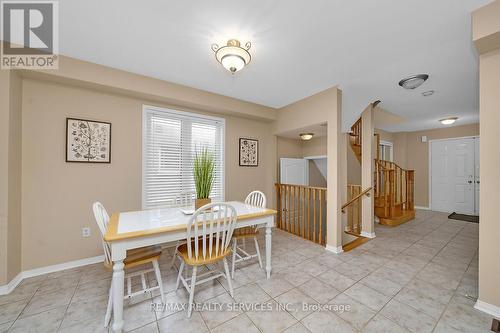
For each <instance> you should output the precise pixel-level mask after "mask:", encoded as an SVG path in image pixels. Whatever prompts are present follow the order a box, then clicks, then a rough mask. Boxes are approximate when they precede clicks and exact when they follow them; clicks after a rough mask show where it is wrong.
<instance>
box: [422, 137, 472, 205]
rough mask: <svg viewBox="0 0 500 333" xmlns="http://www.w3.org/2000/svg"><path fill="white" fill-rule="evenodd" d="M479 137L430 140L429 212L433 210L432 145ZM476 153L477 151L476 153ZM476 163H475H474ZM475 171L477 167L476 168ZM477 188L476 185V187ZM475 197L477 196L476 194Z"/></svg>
mask: <svg viewBox="0 0 500 333" xmlns="http://www.w3.org/2000/svg"><path fill="white" fill-rule="evenodd" d="M479 137H480V136H479V135H468V136H459V137H456V138H445V139H432V140H428V141H427V142H428V143H429V144H428V149H427V150H428V154H429V169H428V175H429V177H428V178H429V210H432V143H433V142H438V141H450V140H462V139H476V138H479ZM474 153H475V151H474ZM474 163H475V162H474ZM474 170H475V167H474ZM474 186H475V185H474ZM474 195H476V194H475V193H474Z"/></svg>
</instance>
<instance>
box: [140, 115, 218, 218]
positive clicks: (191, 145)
mask: <svg viewBox="0 0 500 333" xmlns="http://www.w3.org/2000/svg"><path fill="white" fill-rule="evenodd" d="M142 138H143V148H142V149H143V152H142V160H143V161H142V162H143V170H142V174H143V183H142V189H143V191H142V207H143V209H151V208H157V207H164V206H168V205H170V204H171V203H172V202H173V201H174V199H175V196H176V195H177V194H179V193H181V192H186V191H195V185H194V178H193V160H194V156H195V154H196V152H200V151H202V150H203V149H208V150H209V151H211V152H213V153H214V155H215V177H214V184H213V187H212V192H211V193H210V198H211V199H212V200H214V201H223V200H224V119H221V118H214V117H207V116H203V115H198V114H192V113H187V112H181V111H174V110H168V109H161V108H157V107H150V106H145V107H144V112H143V133H142Z"/></svg>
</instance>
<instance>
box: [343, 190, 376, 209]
mask: <svg viewBox="0 0 500 333" xmlns="http://www.w3.org/2000/svg"><path fill="white" fill-rule="evenodd" d="M371 190H372V187H369V188H367V189H366V190H364V191H363V192H361V193H360V194H358V195H356V196H355V197H354V198H352V199H351V200H349V201H348V202H346V203H345V204H343V205H342V213H345V211H344V209H345V208H346V207H348V206H350V205H352V204H353V203H354V202H355V201H356V200H358V199H359V198H361V197H362V196H363V195H366V196H367V197H369V196H370V193H368V192H370V191H371Z"/></svg>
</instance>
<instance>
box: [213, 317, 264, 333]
mask: <svg viewBox="0 0 500 333" xmlns="http://www.w3.org/2000/svg"><path fill="white" fill-rule="evenodd" d="M211 332H212V333H234V332H241V333H260V332H259V330H258V329H257V327H256V326H255V325H254V324H253V323H252V321H251V320H250V319H249V318H248V316H247V315H246V314H244V313H243V314H240V315H239V316H237V317H235V318H233V319H231V320H229V321H227V322H225V323H224V324H222V325H220V326H217V327H216V328H214V329H212V330H211Z"/></svg>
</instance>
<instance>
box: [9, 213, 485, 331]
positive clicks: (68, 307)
mask: <svg viewBox="0 0 500 333" xmlns="http://www.w3.org/2000/svg"><path fill="white" fill-rule="evenodd" d="M376 235H377V237H376V238H375V239H373V240H371V241H370V242H368V243H366V244H364V245H362V246H361V247H358V248H357V249H355V250H353V251H351V252H348V253H343V254H341V255H335V254H332V253H329V252H326V251H325V250H324V249H323V248H322V247H319V246H317V245H315V244H313V243H310V242H308V241H305V240H302V239H300V238H297V237H294V236H292V235H289V234H287V233H285V232H283V231H279V230H276V231H275V232H274V234H273V267H274V271H273V275H272V278H271V279H270V280H267V279H265V274H264V272H263V271H262V270H261V269H260V268H259V267H258V264H257V263H255V262H247V263H246V264H245V265H242V266H240V267H239V268H238V269H237V270H236V276H235V279H234V286H235V290H234V299H232V298H231V296H230V295H229V293H228V292H227V289H228V288H227V284H226V282H225V281H224V280H223V279H221V280H220V281H214V282H213V283H209V284H206V285H200V286H198V288H197V290H196V297H195V300H196V301H197V302H199V304H203V305H206V307H208V305H211V304H212V305H213V304H225V306H224V307H223V308H221V309H219V311H209V310H208V309H207V308H206V307H205V309H201V310H200V311H195V312H194V313H193V316H192V318H191V319H187V318H186V312H185V311H184V310H182V308H181V307H175V306H170V307H169V308H167V309H165V311H152V306H151V304H152V302H159V296H158V293H153V294H152V295H146V296H145V297H142V298H139V299H135V300H133V302H126V308H125V319H126V320H125V329H126V331H133V332H179V333H181V332H217V333H221V332H263V333H267V332H287V333H290V332H313V333H316V332H415V333H417V332H467V333H472V332H488V330H489V327H490V325H491V318H490V317H489V316H488V315H485V314H483V313H481V312H479V311H477V310H475V309H474V308H473V305H474V300H472V299H471V298H470V297H472V298H473V297H477V272H478V259H477V248H478V224H474V223H468V222H461V221H453V220H448V219H447V217H446V215H444V214H440V213H433V212H428V211H419V212H418V213H417V218H416V219H415V220H414V221H412V222H409V223H406V224H404V225H401V226H399V227H397V228H387V227H382V226H377V228H376ZM260 244H261V246H263V245H264V242H263V240H261V242H260ZM249 248H250V246H249ZM169 261H170V255H169V254H168V253H165V255H164V258H163V259H162V261H161V263H160V265H161V267H162V274H163V284H164V288H165V292H166V298H167V304H169V305H175V304H184V303H186V300H187V298H186V292H185V291H184V290H179V291H175V290H174V289H175V279H176V270H175V268H170V267H169ZM151 280H153V278H151ZM151 283H155V281H151ZM109 285H110V273H109V272H108V271H106V270H105V269H104V268H103V267H102V265H101V264H98V265H91V266H86V267H81V268H77V269H71V270H67V271H62V272H57V273H52V274H48V275H45V276H40V277H35V278H31V279H28V280H25V281H23V282H22V283H21V284H20V285H19V286H18V287H17V288H16V289H15V290H14V291H13V292H12V293H11V294H9V295H4V296H0V332H6V331H8V332H78V333H83V332H105V331H107V329H105V328H104V327H102V323H103V317H104V312H105V308H106V301H107V292H108V288H109ZM466 296H469V297H466ZM234 304H243V305H244V306H240V307H235V306H234ZM303 304H307V305H310V307H308V308H305V307H303ZM252 305H260V306H261V308H260V310H262V309H265V310H266V311H259V309H258V308H256V307H255V306H254V308H251V306H252Z"/></svg>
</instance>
